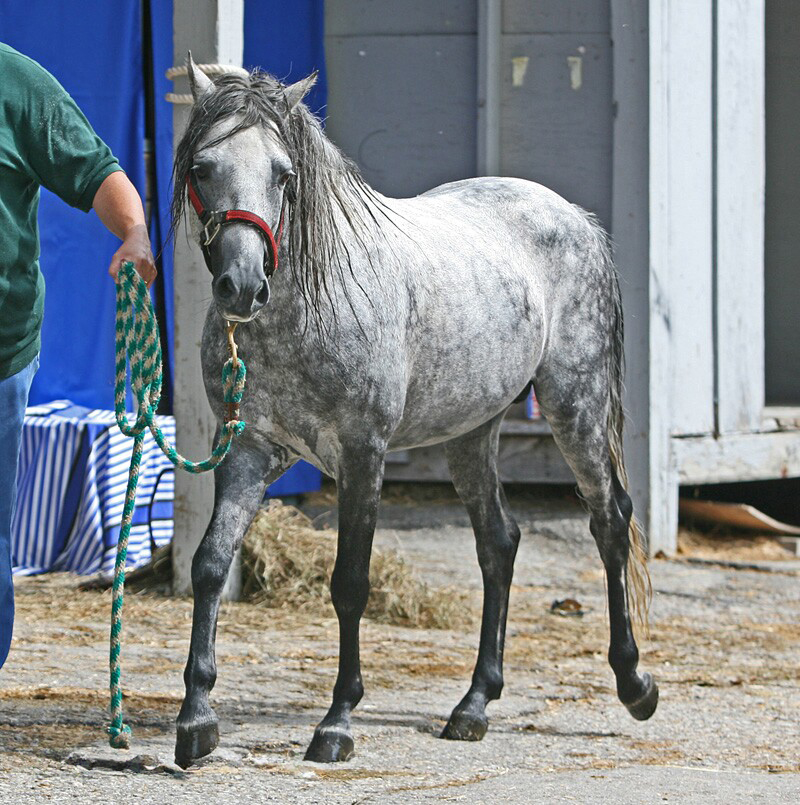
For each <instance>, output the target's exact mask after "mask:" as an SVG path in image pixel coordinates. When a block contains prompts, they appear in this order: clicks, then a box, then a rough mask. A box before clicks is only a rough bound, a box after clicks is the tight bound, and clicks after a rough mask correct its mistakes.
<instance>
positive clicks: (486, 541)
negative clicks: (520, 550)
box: [477, 528, 519, 579]
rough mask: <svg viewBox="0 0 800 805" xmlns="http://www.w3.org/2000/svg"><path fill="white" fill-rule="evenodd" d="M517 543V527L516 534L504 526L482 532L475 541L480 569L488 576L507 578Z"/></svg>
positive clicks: (512, 565)
mask: <svg viewBox="0 0 800 805" xmlns="http://www.w3.org/2000/svg"><path fill="white" fill-rule="evenodd" d="M518 545H519V529H517V534H516V535H515V534H514V533H513V532H512V533H509V531H508V530H507V529H505V528H503V529H492V530H489V531H487V532H486V533H484V534H483V535H482V536H481V537H480V538H479V539H478V541H477V551H478V564H479V565H480V567H481V571H482V572H483V573H484V574H485V575H487V576H489V577H490V578H501V579H505V578H508V577H509V576H510V574H512V573H513V571H514V560H515V559H516V556H517V546H518Z"/></svg>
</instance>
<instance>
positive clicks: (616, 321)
mask: <svg viewBox="0 0 800 805" xmlns="http://www.w3.org/2000/svg"><path fill="white" fill-rule="evenodd" d="M596 228H597V229H598V230H599V233H598V234H600V235H601V238H600V240H601V243H602V252H603V261H604V263H605V266H604V267H605V269H606V271H607V273H608V277H609V281H610V288H611V300H612V324H611V333H610V354H609V366H608V373H609V378H608V380H609V383H608V389H609V391H608V396H609V399H608V450H609V453H610V455H611V464H612V466H613V468H614V472H615V473H616V474H617V479H618V480H619V482H620V484H621V485H622V487H623V488H624V489H625V490H626V491H627V489H628V473H627V472H626V471H625V459H624V456H623V451H622V431H623V426H624V424H625V411H624V409H623V407H622V397H623V392H624V377H625V352H624V326H623V317H622V297H621V295H620V290H619V279H618V277H617V271H616V268H615V267H614V263H613V260H612V257H611V247H610V244H609V241H608V236H607V235H606V234H605V232H604V231H603V230H602V229H601V228H600V227H599V226H597V225H596ZM628 546H629V552H628V565H627V568H626V574H627V577H626V582H627V583H626V591H627V595H628V606H629V608H630V610H631V613H632V615H633V620H634V622H635V623H637V624H638V625H639V626H641V628H642V631H643V632H644V633H645V634H647V633H648V622H647V612H648V609H649V606H650V601H651V599H652V597H653V587H652V584H651V582H650V573H649V572H648V570H647V554H646V552H645V546H644V536H643V533H642V530H641V528H640V526H639V523H638V522H637V520H636V517H635V515H631V520H630V525H629V527H628Z"/></svg>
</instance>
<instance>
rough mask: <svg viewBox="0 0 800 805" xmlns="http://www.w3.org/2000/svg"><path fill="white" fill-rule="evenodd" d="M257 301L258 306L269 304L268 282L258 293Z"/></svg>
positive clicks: (262, 284) (265, 282)
mask: <svg viewBox="0 0 800 805" xmlns="http://www.w3.org/2000/svg"><path fill="white" fill-rule="evenodd" d="M255 300H256V304H257V305H260V306H262V307H263V306H264V305H266V304H267V302H269V283H268V282H267V281H266V280H264V282H262V283H261V287H260V288H259V289H258V291H256V295H255Z"/></svg>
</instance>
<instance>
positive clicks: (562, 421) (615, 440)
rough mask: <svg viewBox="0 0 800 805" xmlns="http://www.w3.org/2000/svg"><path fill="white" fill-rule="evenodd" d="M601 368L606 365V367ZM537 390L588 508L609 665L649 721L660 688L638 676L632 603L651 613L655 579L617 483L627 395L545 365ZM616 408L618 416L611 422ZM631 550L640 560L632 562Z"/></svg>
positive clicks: (635, 711) (620, 688)
mask: <svg viewBox="0 0 800 805" xmlns="http://www.w3.org/2000/svg"><path fill="white" fill-rule="evenodd" d="M599 363H600V365H601V366H602V364H603V362H602V361H600V362H599ZM535 387H536V395H537V399H538V400H539V403H540V405H541V408H542V411H543V412H544V414H545V416H546V417H547V421H548V423H549V425H550V428H551V430H552V431H553V436H554V438H555V441H556V444H557V445H558V447H559V449H560V450H561V453H562V454H563V456H564V458H565V460H566V461H567V463H568V464H569V466H570V468H571V469H572V471H573V473H574V474H575V478H576V480H577V481H578V487H579V489H580V491H581V495H582V496H583V498H584V499H585V501H586V503H587V504H588V507H589V512H590V516H591V519H590V525H589V528H590V530H591V532H592V536H594V538H595V542H596V543H597V547H598V549H599V552H600V557H601V559H602V560H603V565H604V566H605V571H606V578H607V586H608V611H609V620H610V631H611V638H610V646H609V651H608V660H609V663H610V665H611V668H612V669H613V671H614V675H615V677H616V681H617V694H618V695H619V698H620V701H621V702H622V703H623V704H624V705H625V706H626V707H627V708H628V710H629V711H630V713H631V715H632V716H633V717H634V718H636V719H639V720H641V721H643V720H645V719H648V718H650V716H651V715H652V714H653V713H654V712H655V709H656V705H657V704H658V687H657V686H656V684H655V682H654V680H653V678H652V677H651V676H650V674H643V675H640V674H638V673H637V671H636V666H637V664H638V662H639V651H638V649H637V647H636V641H635V640H634V636H633V631H632V628H631V618H630V613H629V609H628V604H629V599H630V600H631V601H632V602H634V603H636V604H637V606H639V607H642V608H643V609H644V608H646V606H647V601H646V597H647V592H646V589H645V588H646V586H647V585H648V584H649V581H648V580H647V576H646V570H645V569H644V564H643V560H644V557H643V556H642V555H641V547H640V546H639V545H638V542H637V541H636V539H632V538H631V536H630V535H632V534H633V533H634V532H632V531H631V518H632V516H633V505H632V504H631V499H630V497H629V496H628V493H627V492H626V491H625V489H624V487H623V485H622V483H621V482H620V477H619V475H620V474H622V473H624V466H623V464H622V456H621V437H622V433H621V425H622V409H621V407H620V402H619V393H620V391H621V389H620V388H619V387H618V388H617V389H616V391H615V392H614V391H613V390H612V391H609V385H608V381H607V379H606V377H605V374H604V373H603V372H602V371H601V370H598V372H597V373H596V374H595V373H592V372H586V371H585V370H576V371H573V370H572V369H571V367H569V366H565V365H563V364H562V365H557V366H552V365H549V366H545V367H542V368H541V369H540V372H539V373H538V374H537V377H536V380H535ZM612 392H613V393H612ZM610 406H611V407H612V408H613V409H614V410H612V416H610V417H609V407H610ZM612 428H613V430H612ZM623 477H624V476H623ZM634 527H635V525H634ZM633 551H636V552H637V554H639V555H634V556H631V553H632V552H633ZM629 560H630V561H629ZM629 582H632V583H630V584H629Z"/></svg>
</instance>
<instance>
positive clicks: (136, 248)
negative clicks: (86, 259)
mask: <svg viewBox="0 0 800 805" xmlns="http://www.w3.org/2000/svg"><path fill="white" fill-rule="evenodd" d="M125 262H131V263H133V267H134V268H135V269H136V272H137V273H138V274H139V276H140V277H141V278H142V279H143V280H144V281H145V282H146V283H147V287H148V288H150V287H152V285H153V283H154V282H155V280H156V275H157V274H158V272H157V271H156V264H155V262H154V261H153V252H152V251H151V250H150V238H149V237H148V235H147V227H146V226H145V225H144V224H137V225H135V226H132V227H131V228H130V229H129V230H128V231H127V232H126V234H125V239H124V240H123V241H122V246H120V247H119V249H117V251H116V253H115V254H114V256H113V257H112V258H111V265H110V266H109V269H108V273H109V274H111V276H112V277H113V278H114V282H116V281H117V274H118V273H119V270H120V268H121V267H122V264H123V263H125Z"/></svg>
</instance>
